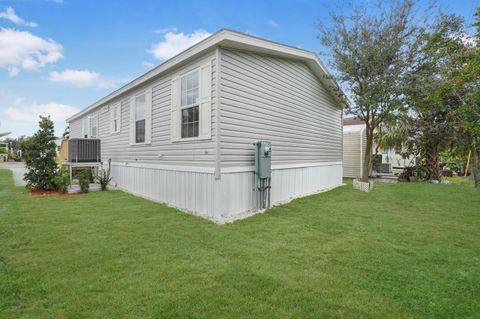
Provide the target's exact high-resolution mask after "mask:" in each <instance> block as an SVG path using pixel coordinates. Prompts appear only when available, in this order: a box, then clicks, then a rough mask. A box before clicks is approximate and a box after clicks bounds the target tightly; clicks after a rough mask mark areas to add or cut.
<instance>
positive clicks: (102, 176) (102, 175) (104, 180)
mask: <svg viewBox="0 0 480 319" xmlns="http://www.w3.org/2000/svg"><path fill="white" fill-rule="evenodd" d="M110 164H111V159H109V160H108V169H104V168H102V169H101V170H100V172H99V174H98V176H97V180H98V183H99V184H100V187H101V189H102V191H106V190H107V186H108V184H110V182H111V181H112V178H111V177H110Z"/></svg>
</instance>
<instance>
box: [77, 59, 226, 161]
mask: <svg viewBox="0 0 480 319" xmlns="http://www.w3.org/2000/svg"><path fill="white" fill-rule="evenodd" d="M208 60H211V61H212V81H211V83H212V85H211V89H212V113H211V122H212V138H211V139H207V140H197V141H180V142H172V141H171V140H170V129H171V125H170V120H171V109H170V105H171V79H172V75H173V74H175V73H177V72H183V71H187V70H189V69H191V68H193V67H197V66H200V65H201V64H203V63H205V62H206V61H208ZM215 63H216V62H215V55H214V54H213V53H210V54H208V55H207V56H204V57H202V58H200V59H196V60H195V61H193V62H191V63H189V64H188V65H186V66H184V67H182V68H181V69H177V70H175V71H173V72H170V73H169V74H167V75H165V76H162V77H160V78H158V79H155V80H154V81H153V82H150V83H147V84H145V85H144V86H142V87H141V88H138V89H136V90H134V91H132V92H130V93H127V94H125V95H123V96H120V97H119V98H117V99H115V100H113V101H111V102H109V103H108V104H107V105H113V104H115V103H117V102H120V103H121V105H122V106H121V120H120V121H121V130H120V132H119V133H114V134H111V133H110V112H109V111H108V112H102V109H103V107H104V106H100V107H98V108H96V109H95V110H93V111H92V112H90V113H88V114H85V115H84V116H83V117H81V118H78V119H76V120H74V121H72V122H71V123H70V138H81V137H82V136H81V133H82V126H81V123H82V118H85V117H88V116H90V115H92V114H95V113H97V114H99V136H98V138H100V139H101V143H102V144H101V152H102V160H103V161H107V160H108V159H112V162H117V163H125V162H128V163H149V164H158V165H175V166H201V167H213V166H214V165H215V143H214V140H215V136H216V129H215V126H216V125H215V123H216V116H215V108H216V107H217V106H216V105H215V101H216V89H215V86H216V83H217V81H216V67H215ZM147 86H152V143H151V144H147V145H130V143H129V132H130V131H129V116H130V97H131V96H132V95H134V94H136V93H138V92H140V91H142V90H144V89H145V88H146V87H147Z"/></svg>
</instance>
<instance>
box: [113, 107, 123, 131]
mask: <svg viewBox="0 0 480 319" xmlns="http://www.w3.org/2000/svg"><path fill="white" fill-rule="evenodd" d="M110 112H112V113H113V114H112V116H111V121H112V123H111V127H112V131H111V132H110V134H118V133H120V132H121V131H122V103H121V102H117V103H114V104H113V105H112V106H111V110H110ZM115 124H117V128H116V129H115Z"/></svg>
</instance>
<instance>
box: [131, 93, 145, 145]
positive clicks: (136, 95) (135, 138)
mask: <svg viewBox="0 0 480 319" xmlns="http://www.w3.org/2000/svg"><path fill="white" fill-rule="evenodd" d="M141 96H143V100H144V102H143V103H144V105H143V118H142V119H140V120H137V98H139V97H141ZM134 101H135V105H134V111H133V114H134V119H133V123H134V125H135V128H134V132H135V133H134V136H133V138H134V140H135V145H142V144H146V141H147V139H146V134H147V132H146V131H147V114H146V113H147V94H146V92H145V91H143V92H140V93H138V94H135V95H134ZM142 120H143V121H144V131H145V132H144V134H143V142H137V121H142Z"/></svg>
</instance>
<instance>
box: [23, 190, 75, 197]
mask: <svg viewBox="0 0 480 319" xmlns="http://www.w3.org/2000/svg"><path fill="white" fill-rule="evenodd" d="M30 194H31V195H32V196H52V195H60V196H61V197H69V196H72V195H78V194H70V193H59V192H58V191H56V190H32V191H30Z"/></svg>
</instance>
